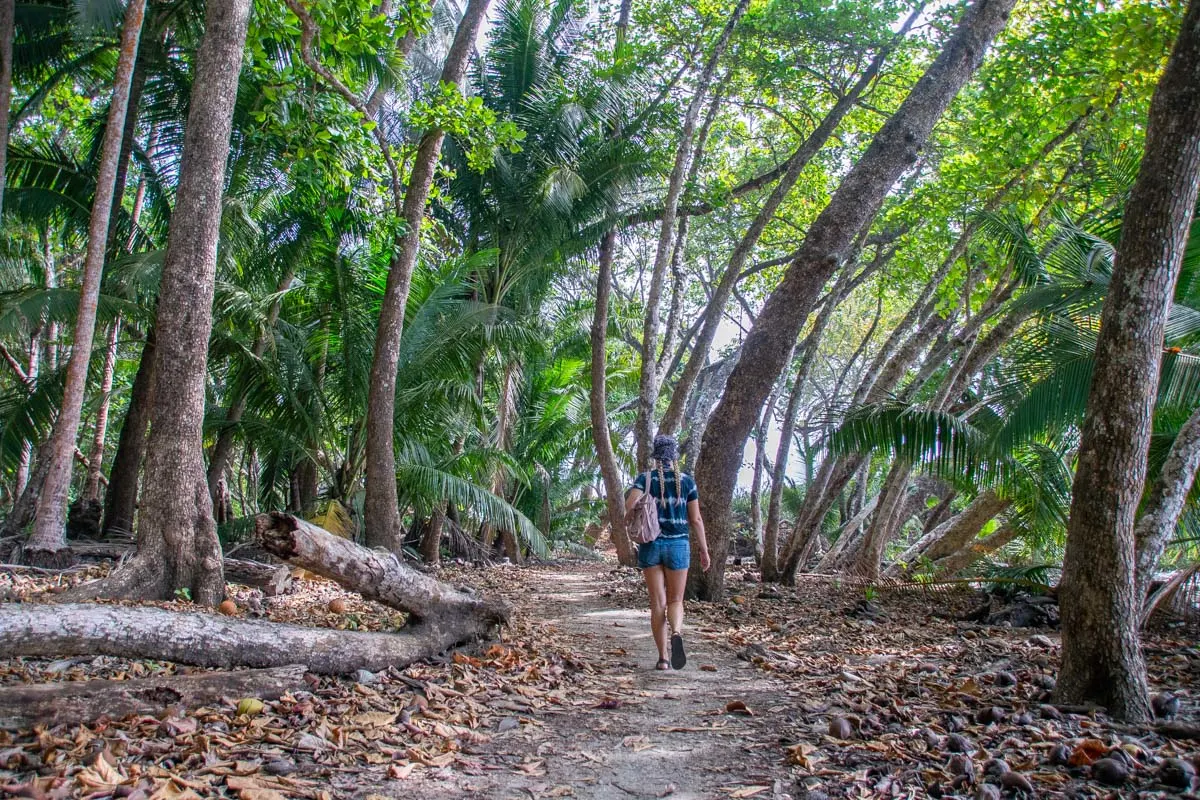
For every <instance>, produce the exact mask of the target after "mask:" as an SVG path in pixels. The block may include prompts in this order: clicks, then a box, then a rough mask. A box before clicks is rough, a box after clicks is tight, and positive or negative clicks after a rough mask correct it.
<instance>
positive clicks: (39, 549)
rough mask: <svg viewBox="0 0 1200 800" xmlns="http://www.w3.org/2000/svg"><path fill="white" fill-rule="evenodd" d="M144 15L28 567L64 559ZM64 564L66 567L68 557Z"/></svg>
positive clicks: (102, 190) (95, 220)
mask: <svg viewBox="0 0 1200 800" xmlns="http://www.w3.org/2000/svg"><path fill="white" fill-rule="evenodd" d="M145 11H146V2H145V0H131V2H130V3H129V5H128V6H127V7H126V9H125V23H124V27H123V28H122V31H121V51H120V55H119V57H118V59H117V71H116V76H115V77H114V79H113V94H112V103H111V104H110V105H109V110H108V120H107V123H106V127H105V133H104V142H103V144H102V145H101V148H100V164H99V167H98V172H97V176H96V192H95V195H94V197H93V199H92V214H91V219H90V221H89V223H88V244H87V255H86V257H85V259H84V263H83V285H82V286H81V287H80V290H79V312H78V315H77V316H76V318H75V335H74V338H73V339H72V345H71V359H70V361H69V362H68V364H67V375H66V385H65V386H64V387H63V398H62V404H61V406H60V408H59V412H58V417H57V418H56V420H55V422H54V431H53V433H52V434H51V439H52V441H53V442H54V445H53V447H52V448H51V450H50V463H49V465H48V467H47V470H46V477H45V483H44V484H43V486H42V490H41V494H40V495H39V497H38V505H37V511H36V512H35V515H34V523H33V532H32V533H31V534H30V537H29V541H28V543H26V545H25V559H26V561H27V562H29V563H32V564H48V565H56V564H59V563H61V562H62V561H63V560H64V553H67V554H69V551H68V550H67V539H66V524H67V503H68V500H69V497H68V495H69V493H70V489H71V468H72V466H73V464H74V456H75V440H76V439H77V438H78V436H79V418H80V414H81V413H82V411H83V399H84V393H85V391H86V390H87V374H88V361H89V360H90V359H91V355H92V339H93V337H94V336H95V333H96V308H97V303H98V302H99V298H100V277H101V275H102V274H103V272H104V258H105V256H106V255H107V249H108V221H109V218H110V217H111V214H112V206H113V193H114V190H115V187H116V182H117V168H118V166H119V165H120V156H121V134H122V132H123V131H124V129H125V112H126V109H127V107H128V104H129V86H130V79H131V78H132V77H133V63H134V60H135V59H136V58H137V49H138V40H139V39H140V38H141V33H142V18H143V16H144V15H145ZM6 108H7V106H6ZM66 560H68V561H69V555H67V557H66Z"/></svg>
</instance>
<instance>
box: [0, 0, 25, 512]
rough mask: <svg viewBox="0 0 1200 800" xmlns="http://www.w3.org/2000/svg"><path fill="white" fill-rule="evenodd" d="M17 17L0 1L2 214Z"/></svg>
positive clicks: (10, 1) (9, 0)
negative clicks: (14, 35) (15, 18)
mask: <svg viewBox="0 0 1200 800" xmlns="http://www.w3.org/2000/svg"><path fill="white" fill-rule="evenodd" d="M15 15H16V0H0V213H3V211H4V178H5V174H6V171H5V170H6V167H7V165H8V107H9V106H10V105H12V76H13V64H12V59H13V34H14V33H15V20H14V16H15ZM18 494H20V492H18Z"/></svg>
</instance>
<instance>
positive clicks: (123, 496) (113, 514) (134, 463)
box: [101, 327, 155, 534]
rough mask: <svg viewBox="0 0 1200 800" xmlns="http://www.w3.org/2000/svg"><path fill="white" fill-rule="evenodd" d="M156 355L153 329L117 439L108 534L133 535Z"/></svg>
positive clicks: (107, 512)
mask: <svg viewBox="0 0 1200 800" xmlns="http://www.w3.org/2000/svg"><path fill="white" fill-rule="evenodd" d="M154 354H155V331H154V328H153V327H151V328H150V329H149V330H148V331H146V340H145V341H144V342H143V343H142V357H141V359H140V360H139V361H138V369H137V373H136V374H135V375H134V377H133V386H132V388H131V389H130V390H129V407H128V408H127V409H126V410H125V419H124V420H123V421H122V423H121V435H120V436H119V437H118V438H117V449H116V452H115V453H113V461H112V467H111V468H110V469H109V472H108V474H109V482H108V491H106V492H105V494H104V523H103V525H101V530H103V531H104V532H105V533H106V534H107V533H133V521H134V515H135V514H136V513H137V496H138V479H139V476H140V475H141V472H142V459H143V458H144V457H145V455H146V426H147V425H149V424H150V409H151V407H152V406H153V405H154Z"/></svg>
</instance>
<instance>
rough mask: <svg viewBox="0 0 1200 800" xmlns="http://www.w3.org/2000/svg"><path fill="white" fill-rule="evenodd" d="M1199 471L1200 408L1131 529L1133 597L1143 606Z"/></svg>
mask: <svg viewBox="0 0 1200 800" xmlns="http://www.w3.org/2000/svg"><path fill="white" fill-rule="evenodd" d="M1198 468H1200V408H1197V409H1196V410H1195V411H1193V412H1192V415H1191V416H1190V417H1188V421H1187V422H1185V423H1184V425H1183V427H1182V428H1180V429H1179V433H1177V434H1176V435H1175V441H1174V442H1173V443H1172V444H1171V449H1170V451H1169V452H1168V453H1167V460H1166V461H1165V462H1164V463H1163V467H1162V472H1160V473H1159V476H1158V481H1157V482H1156V483H1155V484H1154V488H1153V489H1151V490H1150V498H1149V500H1147V501H1146V507H1145V510H1144V511H1143V512H1142V515H1141V517H1139V518H1138V521H1137V525H1135V526H1134V529H1133V538H1134V542H1135V546H1136V548H1137V573H1136V575H1137V588H1136V590H1135V591H1134V596H1135V597H1137V598H1138V599H1139V601H1140V602H1141V603H1142V604H1143V605H1144V604H1145V602H1146V595H1147V592H1148V590H1149V589H1150V580H1151V578H1153V577H1154V571H1155V570H1156V569H1158V561H1159V559H1161V558H1162V554H1163V551H1164V550H1165V549H1166V547H1167V542H1169V541H1170V540H1171V537H1172V536H1173V535H1174V534H1175V528H1176V526H1177V525H1178V524H1179V515H1180V514H1182V513H1183V506H1184V504H1185V503H1186V502H1187V496H1188V492H1190V491H1191V490H1192V482H1193V481H1194V480H1195V478H1196V470H1197V469H1198Z"/></svg>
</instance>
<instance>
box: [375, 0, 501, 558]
mask: <svg viewBox="0 0 1200 800" xmlns="http://www.w3.org/2000/svg"><path fill="white" fill-rule="evenodd" d="M488 2H489V0H470V2H469V3H468V4H467V8H466V11H465V12H464V13H463V17H462V20H461V21H460V22H459V24H458V29H457V30H456V31H455V33H454V42H453V44H451V46H450V52H449V53H448V54H447V55H446V60H445V62H444V63H443V65H442V74H441V81H442V83H447V84H450V85H451V86H457V87H461V86H462V80H463V75H464V73H465V72H466V68H467V61H468V59H469V58H470V55H471V50H472V49H473V47H474V43H475V36H476V34H477V32H478V31H479V26H480V24H481V23H482V22H483V19H484V16H485V15H486V13H487V7H488ZM445 135H446V132H445V131H444V130H442V129H441V128H433V129H431V130H428V131H426V132H425V134H424V135H423V136H422V137H421V141H420V143H419V144H418V145H417V151H416V154H415V155H414V156H413V167H412V172H411V174H410V175H409V179H408V189H407V191H405V192H404V204H403V207H402V209H401V217H402V218H403V220H404V227H403V233H402V234H401V235H400V236H399V237H398V239H397V241H396V244H395V248H396V249H395V252H394V254H393V256H392V262H391V265H390V266H389V267H388V278H387V287H386V289H385V290H384V296H383V302H382V304H381V306H380V310H379V326H378V328H377V331H376V334H375V356H374V359H373V360H372V362H371V385H370V390H369V392H368V395H367V421H366V430H367V457H366V500H365V502H364V504H363V522H364V524H365V525H366V532H367V543H368V544H369V545H370V546H371V547H382V548H385V549H387V550H389V551H391V552H394V553H398V552H400V548H401V546H402V543H403V540H404V532H403V530H402V529H401V525H400V507H399V497H398V495H397V493H396V453H395V449H394V447H395V430H394V428H395V412H396V369H397V365H398V364H399V361H400V337H401V335H402V332H403V328H404V311H405V308H406V307H407V305H408V289H409V286H410V285H411V283H412V273H413V269H414V268H415V267H416V265H417V255H418V253H419V251H420V249H421V225H422V222H423V221H424V219H425V206H426V203H427V201H428V200H429V190H430V187H432V185H433V178H434V174H435V173H436V171H437V163H438V159H439V158H440V157H441V152H442V140H443V139H444V138H445Z"/></svg>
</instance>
